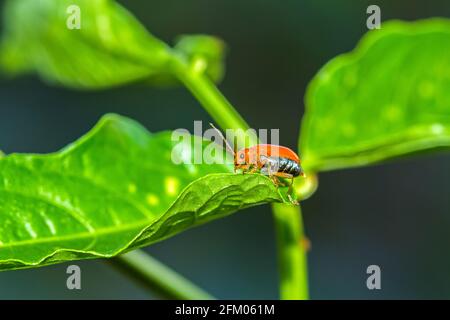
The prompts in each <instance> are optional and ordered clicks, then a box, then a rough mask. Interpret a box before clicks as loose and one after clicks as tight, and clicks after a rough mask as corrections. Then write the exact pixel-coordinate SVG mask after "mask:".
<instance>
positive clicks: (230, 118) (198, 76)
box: [174, 59, 256, 143]
mask: <svg viewBox="0 0 450 320" xmlns="http://www.w3.org/2000/svg"><path fill="white" fill-rule="evenodd" d="M174 70H175V73H176V75H177V77H178V78H179V80H180V81H181V82H182V83H183V84H184V85H185V86H186V87H187V88H188V89H189V91H190V92H191V93H192V94H193V95H194V97H195V98H197V100H198V101H199V102H200V104H201V105H202V106H203V108H204V109H205V110H206V111H207V112H208V113H209V115H210V116H211V118H213V119H214V121H215V122H216V123H217V124H218V125H219V126H220V127H221V128H222V129H244V130H247V129H248V128H249V126H248V124H247V123H246V122H245V120H244V119H243V118H242V117H241V115H240V114H239V113H238V112H237V111H236V109H235V108H233V106H232V105H231V104H230V102H229V101H228V100H227V99H226V98H225V97H224V96H223V94H222V93H221V92H220V91H219V89H217V87H216V86H215V85H214V83H213V82H211V80H209V78H208V77H206V76H205V75H204V74H202V73H197V72H195V71H193V70H192V69H191V68H189V65H187V64H186V63H185V62H184V61H182V60H179V59H176V60H175V61H174ZM251 143H256V141H251Z"/></svg>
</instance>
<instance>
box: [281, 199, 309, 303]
mask: <svg viewBox="0 0 450 320" xmlns="http://www.w3.org/2000/svg"><path fill="white" fill-rule="evenodd" d="M272 209H273V213H274V217H275V219H274V220H275V230H276V236H277V247H278V265H279V273H280V275H279V277H280V297H281V299H283V300H307V299H308V268H307V259H306V249H307V248H306V247H307V245H306V241H304V240H305V237H304V235H303V221H302V213H301V209H300V206H288V205H283V204H279V203H276V204H273V205H272Z"/></svg>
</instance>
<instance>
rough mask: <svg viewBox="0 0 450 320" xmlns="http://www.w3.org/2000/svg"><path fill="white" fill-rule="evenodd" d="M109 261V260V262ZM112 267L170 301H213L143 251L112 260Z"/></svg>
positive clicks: (129, 253) (206, 294)
mask: <svg viewBox="0 0 450 320" xmlns="http://www.w3.org/2000/svg"><path fill="white" fill-rule="evenodd" d="M107 261H108V260H107ZM111 261H112V262H113V263H112V265H113V266H114V267H117V268H118V269H120V270H121V271H123V272H125V273H127V274H128V275H129V276H130V277H131V278H134V279H136V280H137V281H138V283H140V284H143V285H145V287H147V288H149V289H151V290H152V291H153V292H156V293H158V294H160V295H161V296H163V297H165V298H168V299H185V300H211V299H214V297H212V296H211V295H209V294H208V293H206V292H205V291H203V290H202V289H200V288H199V287H197V286H196V285H195V284H193V283H192V282H190V281H189V280H187V279H186V278H184V277H183V276H181V275H179V274H178V273H176V272H175V271H173V270H172V269H170V268H169V267H167V266H165V265H164V264H162V263H161V262H159V261H158V260H156V259H154V258H153V257H151V256H150V255H148V254H147V253H145V252H144V251H142V250H134V251H131V252H128V253H125V254H123V255H120V256H117V257H115V258H112V259H111Z"/></svg>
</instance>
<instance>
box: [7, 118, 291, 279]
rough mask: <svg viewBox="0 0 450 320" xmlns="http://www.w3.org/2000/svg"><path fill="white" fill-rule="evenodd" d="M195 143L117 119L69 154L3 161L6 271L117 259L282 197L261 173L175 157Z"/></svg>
mask: <svg viewBox="0 0 450 320" xmlns="http://www.w3.org/2000/svg"><path fill="white" fill-rule="evenodd" d="M195 139H199V138H195ZM192 140H194V137H192ZM205 143H206V142H205ZM190 147H191V143H181V144H180V142H177V141H172V139H171V133H170V132H162V133H158V134H150V133H149V132H148V131H146V130H145V129H144V128H143V127H141V126H140V125H139V124H137V123H136V122H134V121H132V120H130V119H127V118H123V117H120V116H117V115H109V116H106V117H104V118H103V119H102V120H101V121H100V123H99V124H98V125H97V126H96V127H95V128H94V129H93V130H92V131H91V132H90V133H88V134H87V135H86V136H84V137H83V138H81V139H80V140H79V141H77V142H75V143H73V144H71V145H70V146H68V147H67V148H65V149H63V150H62V151H60V152H57V153H54V154H49V155H27V154H12V155H8V156H6V157H4V158H1V159H0V270H5V269H16V268H24V267H31V266H41V265H47V264H51V263H57V262H61V261H66V260H73V259H82V258H91V257H111V256H114V255H117V254H119V253H121V252H124V251H127V250H130V249H132V248H136V247H140V246H144V245H148V244H150V243H154V242H156V241H160V240H162V239H165V238H167V237H170V236H172V235H174V234H176V233H178V232H181V231H183V230H185V229H187V228H189V227H192V226H196V225H199V224H202V223H205V222H207V221H210V220H213V219H217V218H220V217H224V216H226V215H229V214H230V213H232V212H235V211H237V210H240V209H243V208H246V207H249V206H254V205H258V204H262V203H265V202H274V201H277V202H279V201H283V200H282V196H281V194H280V191H279V190H278V189H277V188H276V187H275V186H274V184H273V183H272V182H271V180H270V179H268V178H267V177H264V176H262V175H259V174H246V175H243V174H234V173H231V172H232V165H228V164H196V165H194V164H181V165H176V164H175V163H174V162H172V161H171V159H185V158H186V157H189V152H190V151H189V150H190ZM172 152H173V154H172ZM172 155H173V158H172ZM191 156H192V155H191ZM283 197H284V195H283Z"/></svg>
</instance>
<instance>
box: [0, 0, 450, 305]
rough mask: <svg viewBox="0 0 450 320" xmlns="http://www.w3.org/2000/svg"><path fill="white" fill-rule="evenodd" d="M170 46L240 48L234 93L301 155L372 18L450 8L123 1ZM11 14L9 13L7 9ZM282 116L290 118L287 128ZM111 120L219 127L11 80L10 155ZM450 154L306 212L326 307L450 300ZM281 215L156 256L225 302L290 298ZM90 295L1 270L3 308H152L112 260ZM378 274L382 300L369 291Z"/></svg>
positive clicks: (235, 221) (214, 229)
mask: <svg viewBox="0 0 450 320" xmlns="http://www.w3.org/2000/svg"><path fill="white" fill-rule="evenodd" d="M120 2H121V3H123V4H124V5H125V6H126V7H127V8H128V9H129V10H130V11H132V12H133V13H134V14H135V15H136V16H137V17H138V18H139V19H140V20H141V21H143V23H144V24H145V25H146V26H147V27H148V28H149V30H150V31H151V32H152V33H153V34H155V35H156V36H158V37H160V38H162V39H164V40H166V41H168V42H172V39H174V38H175V37H176V36H177V35H179V34H183V33H208V34H214V35H218V36H220V37H221V38H223V39H224V40H225V41H226V42H227V44H228V46H229V55H228V58H227V74H226V77H225V79H224V81H223V83H222V84H221V85H220V88H221V90H222V91H223V92H224V94H225V95H226V96H227V97H228V98H229V99H230V100H231V102H232V103H233V104H234V105H235V106H236V107H237V108H238V110H239V111H240V112H241V113H242V115H243V116H244V118H245V119H247V121H248V122H249V123H250V125H251V126H252V127H254V128H281V143H282V144H284V145H287V146H290V147H292V148H294V149H296V144H297V139H298V131H299V126H300V119H301V116H302V115H303V95H304V91H305V88H306V85H307V83H308V82H309V81H310V80H311V78H312V77H313V76H314V74H315V73H316V72H317V71H318V69H319V68H320V67H321V66H322V65H323V64H325V63H326V62H327V61H328V60H329V59H331V58H333V57H334V56H336V55H337V54H340V53H343V52H346V51H349V50H351V49H352V48H353V47H354V46H355V44H356V42H357V41H358V39H359V38H360V37H361V36H362V35H363V34H364V33H365V32H366V31H367V29H366V19H367V14H366V8H367V6H368V5H370V4H378V5H379V6H380V7H381V12H382V20H383V21H384V20H388V19H393V18H398V19H405V20H415V19H420V18H426V17H432V16H444V17H450V3H449V1H448V0H442V1H436V0H433V1H421V0H415V1H411V0H402V1H377V2H372V1H370V2H369V1H323V0H322V1H318V0H308V1H299V0H290V1H277V0H259V1H256V0H245V1H242V0H239V1H238V0H214V1H211V0H201V1H200V0H196V1H193V0H191V1H185V0H178V1H176V0H164V1H151V2H150V1H130V0H129V1H120ZM0 5H3V1H0ZM274 111H276V114H277V116H275V117H274V116H273V114H274ZM108 112H116V113H120V114H123V115H127V116H129V117H132V118H134V119H136V120H138V121H139V122H141V123H143V124H144V125H145V126H146V127H147V128H148V129H149V130H151V131H159V130H164V129H176V128H180V127H182V128H188V129H190V130H192V128H193V120H204V121H209V120H210V119H209V116H208V115H207V114H206V113H205V111H203V110H202V108H201V107H200V106H199V104H198V103H197V102H196V101H195V100H194V98H192V97H191V95H190V94H189V93H188V92H187V90H185V89H183V88H177V89H165V90H160V89H153V88H149V87H145V86H144V85H142V84H133V85H129V86H125V87H121V88H118V89H113V90H107V91H100V92H78V91H72V90H69V89H64V88H55V87H49V86H47V85H45V84H44V83H42V82H41V81H40V80H39V79H38V78H36V77H34V76H26V77H20V78H17V79H15V80H6V79H0V149H2V150H4V151H5V152H6V153H11V152H51V151H56V150H58V149H60V148H61V147H63V146H64V145H66V144H67V143H69V142H72V141H74V140H75V139H77V138H78V137H80V135H82V134H83V133H85V132H86V131H88V130H89V129H90V128H91V127H92V126H93V125H94V124H95V123H96V121H97V120H98V119H99V117H100V116H101V115H103V114H105V113H108ZM449 190H450V154H436V155H431V156H426V157H425V156H423V157H419V158H414V159H410V160H404V161H400V162H393V163H389V164H384V165H379V166H373V167H369V168H362V169H354V170H344V171H336V172H330V173H324V174H321V175H320V187H319V190H318V192H317V193H316V194H315V195H314V196H313V197H312V198H311V199H309V200H307V201H305V202H304V204H303V211H304V219H305V227H306V233H307V235H308V237H309V238H310V240H311V242H312V251H310V253H309V274H310V289H311V297H312V298H313V299H342V298H343V299H348V298H363V299H378V298H389V299H391V298H395V299H397V298H402V299H403V298H407V299H409V298H450V250H449V243H450V232H449V231H450V200H449ZM274 240H275V239H274V231H273V226H272V218H271V213H270V208H269V206H260V207H255V208H253V209H249V210H245V211H241V212H238V213H237V214H234V215H232V216H230V217H228V218H225V219H221V220H218V221H215V222H212V223H209V224H207V225H204V226H202V227H198V228H195V229H191V230H189V231H187V232H184V233H182V234H180V235H178V236H175V237H173V238H171V239H169V240H166V241H164V242H162V243H159V244H156V245H153V246H151V247H149V248H147V249H146V250H147V251H148V252H150V253H152V254H153V255H154V256H155V257H157V258H159V259H160V260H161V261H163V262H164V263H167V264H168V265H169V266H171V267H173V268H174V269H176V270H177V271H179V272H180V273H181V274H183V275H185V276H187V277H188V278H190V279H192V280H193V281H195V282H196V283H198V284H199V285H200V286H202V287H203V288H205V289H206V290H207V291H209V292H211V293H212V294H213V295H216V296H217V297H219V298H236V299H242V298H255V299H272V298H277V297H278V287H277V269H276V255H275V244H274ZM76 264H78V265H80V266H81V269H82V290H81V291H75V292H74V291H69V290H67V289H66V286H65V281H66V277H67V275H66V273H65V270H66V267H67V265H68V264H60V265H55V266H51V267H45V268H39V269H33V270H23V271H12V272H1V273H0V298H3V299H29V298H41V299H47V298H57V299H74V298H100V299H103V298H148V297H152V296H151V295H148V293H147V292H145V291H144V290H143V289H141V288H140V287H139V286H136V285H135V284H134V283H133V282H130V281H129V280H128V279H127V278H126V277H125V276H123V275H121V274H120V273H118V272H116V271H115V270H114V269H111V268H110V267H109V266H108V265H107V263H105V262H104V261H96V260H91V261H80V262H76ZM370 264H377V265H379V266H380V267H381V272H382V289H381V290H378V291H376V290H375V291H369V290H368V289H367V288H366V278H367V275H366V268H367V266H368V265H370Z"/></svg>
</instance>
